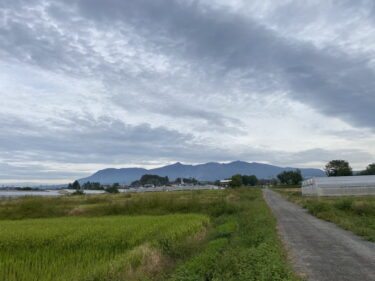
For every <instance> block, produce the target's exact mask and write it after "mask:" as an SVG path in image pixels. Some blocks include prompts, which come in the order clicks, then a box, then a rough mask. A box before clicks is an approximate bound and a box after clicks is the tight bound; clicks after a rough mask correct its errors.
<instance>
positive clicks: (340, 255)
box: [263, 189, 375, 281]
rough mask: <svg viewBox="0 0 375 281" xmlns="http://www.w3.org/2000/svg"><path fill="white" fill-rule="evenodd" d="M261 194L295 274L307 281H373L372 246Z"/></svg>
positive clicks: (374, 253)
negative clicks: (287, 251)
mask: <svg viewBox="0 0 375 281" xmlns="http://www.w3.org/2000/svg"><path fill="white" fill-rule="evenodd" d="M263 193H264V198H265V200H266V202H267V203H268V205H269V206H270V207H271V209H272V211H273V212H274V214H275V216H276V217H277V220H278V228H279V232H280V235H281V237H282V239H283V241H284V242H285V244H286V246H287V247H288V249H289V253H290V257H291V261H292V264H293V265H294V267H295V270H296V271H297V272H299V273H302V274H303V275H305V276H306V279H307V280H311V281H345V280H350V281H367V280H368V281H375V243H371V242H368V241H365V240H364V239H362V238H360V237H358V236H356V235H354V234H353V233H351V232H349V231H346V230H343V229H342V228H339V227H338V226H336V225H335V224H332V223H329V222H326V221H323V220H320V219H318V218H316V217H314V216H312V215H310V214H308V213H307V211H306V210H304V209H302V208H301V207H299V206H297V205H295V204H293V203H291V202H289V201H287V200H285V199H284V198H282V197H281V196H280V195H279V194H277V193H275V192H273V191H271V190H268V189H265V190H264V191H263Z"/></svg>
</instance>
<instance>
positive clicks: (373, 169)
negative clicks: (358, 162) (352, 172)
mask: <svg viewBox="0 0 375 281" xmlns="http://www.w3.org/2000/svg"><path fill="white" fill-rule="evenodd" d="M359 174H360V175H375V163H372V164H370V165H368V166H367V168H366V170H364V171H361V172H360V173H359Z"/></svg>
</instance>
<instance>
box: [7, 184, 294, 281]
mask: <svg viewBox="0 0 375 281" xmlns="http://www.w3.org/2000/svg"><path fill="white" fill-rule="evenodd" d="M0 280H7V281H16V280H17V281H19V280H22V281H23V280H25V281H26V280H27V281H33V280H38V281H39V280H40V281H47V280H48V281H52V280H53V281H55V280H56V281H60V280H61V281H68V280H69V281H71V280H75V281H110V280H111V281H112V280H116V281H122V280H143V281H147V280H153V281H162V280H163V281H164V280H170V281H183V280H186V281H189V280H191V281H193V280H194V281H199V280H202V281H209V280H212V281H214V280H215V281H234V280H239V281H241V280H247V281H251V280H262V281H278V280H284V281H286V280H291V281H292V280H298V279H297V278H296V277H295V276H294V274H293V272H292V271H291V270H290V267H289V264H288V262H287V259H286V255H285V250H284V249H283V246H282V244H281V242H280V240H279V238H278V235H277V231H276V220H275V218H274V216H273V215H272V213H271V211H270V209H269V208H268V206H267V205H266V203H265V201H264V200H263V196H262V192H261V190H260V189H257V188H240V189H227V190H207V191H189V192H185V191H184V192H161V193H145V194H136V193H132V194H116V195H112V194H103V195H89V196H88V195H84V196H75V197H73V196H68V197H61V198H23V199H16V200H9V201H0Z"/></svg>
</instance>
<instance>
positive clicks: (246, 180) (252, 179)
mask: <svg viewBox="0 0 375 281" xmlns="http://www.w3.org/2000/svg"><path fill="white" fill-rule="evenodd" d="M242 183H243V184H244V185H247V186H255V185H257V184H258V178H257V177H256V176H255V175H251V176H247V175H244V176H242Z"/></svg>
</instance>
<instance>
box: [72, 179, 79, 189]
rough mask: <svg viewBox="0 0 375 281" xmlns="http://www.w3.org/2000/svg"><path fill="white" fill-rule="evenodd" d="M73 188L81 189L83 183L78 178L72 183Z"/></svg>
mask: <svg viewBox="0 0 375 281" xmlns="http://www.w3.org/2000/svg"><path fill="white" fill-rule="evenodd" d="M72 188H73V189H81V185H80V184H79V182H78V181H77V180H76V181H74V182H73V184H72Z"/></svg>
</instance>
